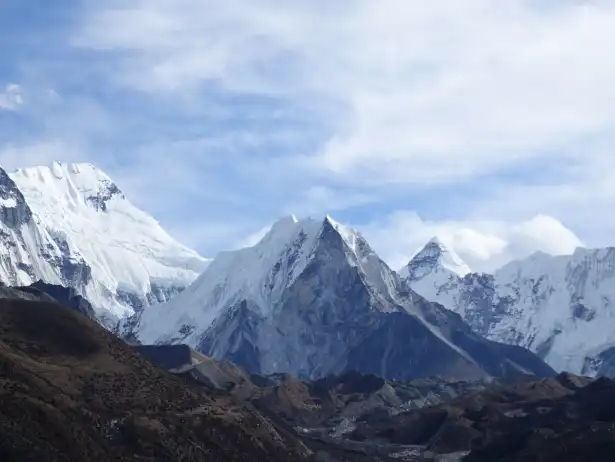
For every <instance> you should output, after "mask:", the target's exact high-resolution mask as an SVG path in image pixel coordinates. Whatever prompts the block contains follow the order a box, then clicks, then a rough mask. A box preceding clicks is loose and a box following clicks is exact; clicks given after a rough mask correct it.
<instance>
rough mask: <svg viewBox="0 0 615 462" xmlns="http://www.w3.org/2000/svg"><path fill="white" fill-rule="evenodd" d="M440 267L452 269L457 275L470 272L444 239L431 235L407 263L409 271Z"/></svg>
mask: <svg viewBox="0 0 615 462" xmlns="http://www.w3.org/2000/svg"><path fill="white" fill-rule="evenodd" d="M438 266H439V267H442V268H444V269H446V270H449V271H452V272H453V273H455V274H457V275H458V276H461V277H463V276H465V275H466V274H468V273H471V272H472V270H471V269H470V267H469V266H468V265H467V264H466V263H465V262H464V261H463V260H462V259H461V257H460V256H459V255H458V254H457V252H455V251H454V250H453V249H452V248H451V247H450V246H448V245H447V244H446V243H445V242H444V240H443V239H442V238H440V237H438V236H435V237H432V238H431V239H430V240H429V241H428V242H427V244H425V246H424V247H423V248H422V249H421V250H420V251H419V252H418V253H417V254H416V255H415V256H414V257H412V260H410V263H408V270H409V272H410V273H413V272H415V271H416V269H418V268H421V269H430V270H432V269H435V268H436V267H438Z"/></svg>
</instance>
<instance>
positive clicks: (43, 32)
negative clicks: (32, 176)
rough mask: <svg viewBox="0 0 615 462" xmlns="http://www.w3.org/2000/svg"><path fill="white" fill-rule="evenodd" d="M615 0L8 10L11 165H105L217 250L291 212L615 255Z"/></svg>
mask: <svg viewBox="0 0 615 462" xmlns="http://www.w3.org/2000/svg"><path fill="white" fill-rule="evenodd" d="M613 43H615V1H602V0H585V1H581V0H578V1H575V0H559V1H553V0H543V1H539V2H534V1H529V0H498V1H497V2H494V1H493V0H463V1H459V0H416V1H412V2H409V1H407V0H378V1H373V0H372V1H370V0H327V1H313V0H311V1H308V0H295V1H293V2H279V1H273V0H251V1H249V2H246V1H238V0H225V1H224V2H219V1H214V0H105V1H100V0H62V1H54V2H52V1H48V0H0V165H2V166H3V167H4V168H5V169H7V170H12V169H15V168H18V167H28V166H34V165H43V164H49V163H51V162H52V161H53V160H59V161H64V162H91V163H93V164H95V165H97V166H98V167H99V168H101V169H102V170H104V171H105V172H106V173H107V174H108V175H109V176H111V177H112V178H113V179H114V181H115V182H116V183H117V184H118V185H119V186H120V188H121V189H122V190H123V191H124V192H125V193H126V195H127V196H128V197H129V198H130V199H131V200H132V201H133V202H134V203H136V204H137V205H139V206H140V207H141V208H143V209H144V210H146V211H148V212H149V213H151V214H152V215H153V216H154V217H156V218H157V219H158V220H159V221H160V222H161V224H162V225H163V227H165V229H167V230H168V231H169V232H170V233H171V234H172V235H173V236H175V237H177V238H178V239H179V240H180V241H182V242H184V243H186V244H188V245H190V246H192V247H194V248H196V249H197V250H198V251H199V252H200V253H202V254H203V255H206V256H215V254H216V253H217V252H218V251H220V250H225V249H231V248H236V247H238V246H242V245H247V244H250V243H252V242H253V241H254V240H255V239H257V238H258V237H259V236H261V235H262V234H263V232H264V230H266V228H267V226H268V225H269V224H270V223H272V222H273V221H275V220H276V219H277V218H279V217H281V216H284V215H288V214H291V213H293V214H295V215H297V216H308V215H309V216H323V217H324V215H325V214H329V215H331V216H333V217H334V218H335V219H336V220H338V221H341V222H343V223H346V224H349V225H351V226H354V227H356V228H357V229H359V230H360V231H361V232H362V233H363V234H364V235H365V237H366V238H367V239H368V241H369V242H370V243H371V244H372V246H373V247H374V249H375V250H376V251H377V252H379V253H380V254H381V256H382V257H383V258H384V259H385V261H387V262H388V263H389V264H390V265H391V266H392V267H394V268H398V267H399V266H401V265H403V264H404V263H405V262H406V261H407V259H408V258H410V257H411V256H412V254H414V253H415V252H416V251H417V250H418V249H419V248H420V246H421V245H422V244H423V243H425V242H426V241H427V240H428V239H429V238H431V237H432V236H433V235H439V236H440V237H441V238H442V239H443V240H444V241H446V242H449V243H451V245H453V246H454V247H455V248H456V250H457V251H458V252H459V253H460V254H461V255H462V257H463V258H464V259H466V260H467V261H468V263H469V264H470V266H471V267H473V268H474V269H478V270H491V269H493V267H494V266H497V265H501V264H503V263H505V262H506V261H509V260H510V259H513V258H522V257H524V256H527V255H529V254H530V253H532V252H534V251H536V250H542V251H545V252H548V253H553V254H560V253H570V252H572V251H573V250H574V248H575V247H577V246H590V247H598V246H605V245H612V244H615V214H613V213H611V211H612V209H613V205H614V204H615V156H614V155H613V148H614V147H615V85H613V82H615V60H614V59H613V58H612V50H611V45H612V44H613Z"/></svg>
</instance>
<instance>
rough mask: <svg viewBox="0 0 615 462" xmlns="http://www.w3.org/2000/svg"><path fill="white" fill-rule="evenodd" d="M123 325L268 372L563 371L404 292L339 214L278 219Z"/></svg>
mask: <svg viewBox="0 0 615 462" xmlns="http://www.w3.org/2000/svg"><path fill="white" fill-rule="evenodd" d="M126 326H127V328H132V329H133V332H132V333H134V334H136V336H137V337H138V339H139V340H140V341H141V342H143V343H146V344H178V343H185V344H188V345H189V346H191V347H194V348H195V349H197V350H198V351H200V352H202V353H204V354H207V355H211V356H213V357H216V358H220V359H226V360H229V361H232V362H235V363H237V364H239V365H241V366H243V367H245V368H246V369H248V370H249V371H250V372H255V373H261V374H271V373H276V372H285V373H291V374H294V375H295V376H298V377H301V378H310V379H315V378H320V377H324V376H327V375H329V374H341V373H343V372H345V371H358V372H363V373H373V374H376V375H378V376H381V377H383V378H387V379H409V378H417V377H425V376H433V375H442V376H447V377H452V378H457V379H477V378H484V377H493V376H495V377H513V376H518V375H522V374H536V375H539V376H550V375H553V373H554V372H553V370H552V369H551V368H550V367H548V366H546V365H545V364H544V363H543V362H542V361H541V360H540V359H539V358H538V357H536V356H535V355H534V354H532V353H530V352H529V351H527V350H525V349H523V348H520V347H516V346H509V345H504V344H500V343H495V342H490V341H488V340H485V339H483V338H482V337H480V336H479V335H477V334H475V333H474V332H472V330H471V329H470V328H469V326H468V325H467V324H465V323H464V322H463V321H462V319H461V318H460V317H459V316H458V315H457V314H455V313H453V312H451V311H449V310H446V309H445V308H443V307H442V306H440V305H439V304H436V303H431V302H428V301H427V300H425V299H424V298H423V297H421V296H420V295H418V294H416V293H415V292H414V291H412V290H410V289H409V288H407V286H406V285H405V284H403V283H402V281H401V279H400V278H399V276H398V275H397V274H396V273H395V272H394V271H392V270H391V269H389V267H388V266H387V265H386V264H385V263H384V262H383V261H382V260H381V259H380V258H379V257H378V256H377V255H376V253H375V252H374V251H373V250H372V249H371V248H370V246H369V245H368V243H367V242H366V241H365V239H364V238H363V237H362V236H361V235H360V234H359V233H358V232H356V231H355V230H353V229H350V228H347V227H345V226H343V225H341V224H339V223H337V222H335V221H334V220H333V219H331V218H330V217H326V218H325V219H324V220H316V219H311V218H308V219H304V220H300V221H299V220H297V219H296V218H295V217H287V218H284V219H282V220H280V221H278V222H277V223H275V224H274V225H273V226H272V228H271V230H270V231H269V233H268V234H267V235H266V236H265V237H264V238H263V239H262V240H261V241H260V242H259V243H258V244H256V245H255V246H253V247H249V248H245V249H241V250H237V251H233V252H223V253H221V254H219V255H218V256H217V257H216V258H215V259H214V260H213V262H212V263H211V264H210V265H209V266H208V267H207V269H206V270H205V271H204V272H203V274H202V275H201V276H200V277H199V278H198V279H197V280H196V281H195V282H194V283H193V284H192V285H191V286H190V287H188V288H187V289H186V290H184V291H183V292H181V293H180V294H179V295H177V296H176V297H175V298H173V299H172V300H170V301H169V302H166V303H163V304H158V305H153V306H150V307H147V308H145V309H144V310H143V311H142V312H140V313H138V314H137V315H136V316H135V317H134V318H133V319H132V320H131V322H128V323H126ZM125 333H127V332H125Z"/></svg>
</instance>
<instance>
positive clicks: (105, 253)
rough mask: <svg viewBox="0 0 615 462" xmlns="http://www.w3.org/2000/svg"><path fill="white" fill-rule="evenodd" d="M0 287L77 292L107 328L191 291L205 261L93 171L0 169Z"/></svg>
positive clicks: (85, 167) (56, 166)
mask: <svg viewBox="0 0 615 462" xmlns="http://www.w3.org/2000/svg"><path fill="white" fill-rule="evenodd" d="M0 241H1V242H2V246H1V249H2V256H1V257H0V281H1V282H3V283H5V284H7V285H16V286H26V285H29V284H32V283H34V282H35V281H38V280H42V281H44V282H46V283H50V284H56V285H63V286H65V287H72V288H74V289H76V290H77V291H78V292H79V293H80V294H81V295H83V296H84V297H85V298H87V299H88V300H89V301H90V302H91V303H92V305H93V307H94V309H95V310H96V312H97V316H98V317H99V319H100V320H101V321H102V322H103V323H104V324H105V325H107V326H108V327H113V326H115V324H116V323H117V321H118V320H119V319H120V318H122V317H124V316H127V315H130V314H132V313H134V311H135V310H139V309H140V308H141V307H143V306H145V305H148V304H150V303H155V302H161V301H166V300H168V299H169V298H170V297H172V296H173V295H175V294H176V293H178V292H179V291H181V290H183V289H184V288H185V287H186V286H187V285H189V284H190V283H191V282H192V281H193V280H194V279H195V278H196V277H197V276H198V274H200V272H201V271H202V270H203V269H204V268H205V267H206V266H207V263H208V260H206V259H205V258H203V257H201V256H199V255H198V254H197V253H196V252H194V251H192V250H190V249H188V248H187V247H185V246H183V245H181V244H179V243H178V242H177V241H175V240H174V239H173V238H172V237H170V236H169V235H168V234H167V233H166V232H165V231H164V230H163V229H162V228H161V227H160V225H159V224H158V223H157V222H156V220H154V219H153V218H152V217H151V216H149V215H147V214H146V213H144V212H143V211H141V210H139V209H138V208H137V207H135V206H134V205H133V204H132V203H131V202H130V201H129V200H128V199H127V198H126V197H125V196H124V194H123V193H122V192H121V190H120V189H119V188H118V187H117V185H116V184H115V183H113V181H112V180H111V179H110V178H109V177H108V176H107V175H106V174H105V173H103V172H102V171H101V170H99V169H97V168H96V167H94V166H93V165H91V164H63V163H60V162H54V163H53V165H51V166H46V167H33V168H26V169H20V170H17V171H16V172H14V173H12V174H11V175H8V174H7V173H6V172H5V171H4V170H2V169H0Z"/></svg>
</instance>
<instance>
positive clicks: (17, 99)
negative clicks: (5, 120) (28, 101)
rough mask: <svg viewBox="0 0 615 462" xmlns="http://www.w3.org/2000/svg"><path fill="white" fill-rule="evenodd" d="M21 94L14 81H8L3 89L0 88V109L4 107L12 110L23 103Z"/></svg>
mask: <svg viewBox="0 0 615 462" xmlns="http://www.w3.org/2000/svg"><path fill="white" fill-rule="evenodd" d="M23 102H24V100H23V96H22V92H21V87H20V86H19V85H17V84H16V83H10V84H8V85H7V86H6V87H5V88H4V91H1V90H0V110H1V109H5V110H8V111H14V110H16V109H17V108H19V106H21V105H22V104H23Z"/></svg>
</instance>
